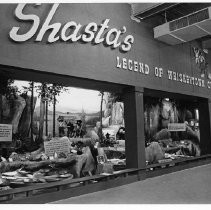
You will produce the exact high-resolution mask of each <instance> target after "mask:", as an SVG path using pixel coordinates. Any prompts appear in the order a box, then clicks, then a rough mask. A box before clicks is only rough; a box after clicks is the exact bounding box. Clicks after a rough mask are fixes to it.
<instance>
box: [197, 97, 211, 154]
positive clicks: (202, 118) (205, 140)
mask: <svg viewBox="0 0 211 210" xmlns="http://www.w3.org/2000/svg"><path fill="white" fill-rule="evenodd" d="M199 126H200V127H199V128H200V149H201V155H205V154H211V99H202V100H200V101H199Z"/></svg>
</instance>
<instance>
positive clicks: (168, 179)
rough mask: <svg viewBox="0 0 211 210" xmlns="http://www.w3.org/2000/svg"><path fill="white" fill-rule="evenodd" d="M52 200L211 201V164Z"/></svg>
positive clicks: (122, 201)
mask: <svg viewBox="0 0 211 210" xmlns="http://www.w3.org/2000/svg"><path fill="white" fill-rule="evenodd" d="M53 203H54V204H211V164H209V165H204V166H199V167H195V168H191V169H186V170H184V171H178V172H174V173H171V174H166V175H162V176H159V177H154V178H150V179H147V180H144V181H140V182H135V183H132V184H128V185H124V186H120V187H116V188H112V189H108V190H104V191H100V192H95V193H90V194H86V195H82V196H78V197H73V198H69V199H65V200H60V201H57V202H53Z"/></svg>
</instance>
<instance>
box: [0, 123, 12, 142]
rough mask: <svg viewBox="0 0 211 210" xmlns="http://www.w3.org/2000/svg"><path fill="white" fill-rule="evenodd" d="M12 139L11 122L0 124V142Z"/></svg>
mask: <svg viewBox="0 0 211 210" xmlns="http://www.w3.org/2000/svg"><path fill="white" fill-rule="evenodd" d="M3 141H6V142H9V141H12V125H11V124H0V142H3Z"/></svg>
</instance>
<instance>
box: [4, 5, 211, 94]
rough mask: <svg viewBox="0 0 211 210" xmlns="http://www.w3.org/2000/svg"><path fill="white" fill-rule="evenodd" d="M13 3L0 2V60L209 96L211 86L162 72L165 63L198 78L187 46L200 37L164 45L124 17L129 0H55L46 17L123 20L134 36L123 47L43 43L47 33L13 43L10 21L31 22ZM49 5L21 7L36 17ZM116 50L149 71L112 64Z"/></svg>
mask: <svg viewBox="0 0 211 210" xmlns="http://www.w3.org/2000/svg"><path fill="white" fill-rule="evenodd" d="M15 8H16V5H15V4H1V5H0V29H1V30H0V64H3V65H8V66H17V67H21V68H26V69H34V70H39V71H46V72H53V73H59V74H63V75H70V76H75V77H81V78H89V79H94V80H99V81H109V82H113V83H120V84H125V85H132V86H140V87H147V88H152V89H157V90H163V91H170V92H177V93H185V94H189V95H197V96H203V97H209V96H210V91H211V90H209V89H208V88H207V87H205V88H202V87H193V86H192V85H188V84H184V83H180V82H174V81H169V80H168V78H167V70H168V69H169V70H172V71H177V72H181V73H186V74H188V75H190V76H195V77H199V78H200V73H199V69H198V67H197V66H196V64H195V61H194V55H193V53H192V47H193V46H200V43H197V42H191V43H185V44H181V45H178V46H169V45H166V44H163V43H161V42H159V41H156V40H154V38H153V29H152V28H150V27H149V26H148V25H145V24H144V23H139V24H138V23H136V22H135V21H132V20H131V19H130V14H131V11H130V5H129V4H60V6H59V8H58V9H57V11H56V13H55V15H54V18H53V19H52V23H54V22H61V23H62V24H63V25H64V24H65V23H66V22H68V21H75V22H76V23H80V24H81V25H87V24H88V23H90V22H96V23H97V24H98V25H99V24H101V23H102V21H103V20H105V19H107V18H109V19H110V23H109V26H110V28H117V29H121V28H122V27H123V26H126V28H127V32H126V34H131V35H133V36H134V38H135V42H134V44H133V45H132V49H131V50H130V51H129V52H127V53H121V52H120V51H119V49H111V48H110V47H106V46H104V45H103V44H98V45H92V44H91V43H86V44H82V43H80V42H76V43H69V42H62V41H57V42H56V43H52V44H49V43H46V38H47V36H45V37H44V39H43V41H42V42H34V39H35V37H36V36H35V37H33V38H32V39H31V40H28V41H26V42H24V43H15V42H13V41H12V40H10V39H9V31H10V30H11V29H12V27H14V26H21V32H22V33H24V32H26V31H27V30H28V29H29V28H30V26H31V24H30V23H29V22H20V21H18V20H17V19H16V18H15V16H14V11H15ZM50 8H51V4H43V5H41V6H36V7H34V6H33V5H28V6H27V7H26V8H25V10H24V13H28V14H37V15H38V16H39V17H40V19H41V23H42V22H43V21H44V19H45V18H46V16H47V14H48V12H49V10H50ZM117 56H119V57H121V58H123V57H124V58H127V59H132V60H135V61H138V62H143V63H146V64H148V65H149V67H150V74H149V75H143V74H141V73H136V72H131V71H129V70H123V69H118V68H117V67H116V57H117ZM154 67H161V68H163V71H164V74H163V77H162V78H156V77H155V75H154ZM205 85H206V82H205Z"/></svg>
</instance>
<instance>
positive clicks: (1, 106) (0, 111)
mask: <svg viewBox="0 0 211 210" xmlns="http://www.w3.org/2000/svg"><path fill="white" fill-rule="evenodd" d="M2 112H3V102H2V95H1V94H0V123H2V118H3V116H2Z"/></svg>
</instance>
